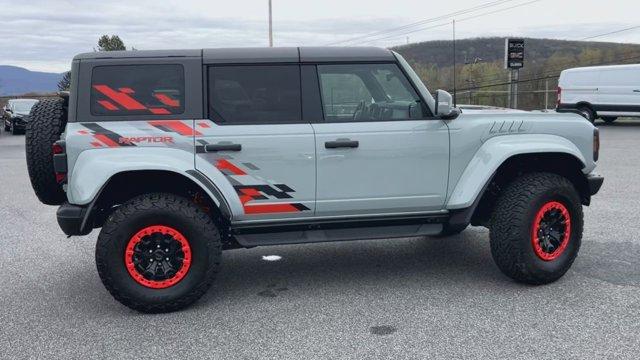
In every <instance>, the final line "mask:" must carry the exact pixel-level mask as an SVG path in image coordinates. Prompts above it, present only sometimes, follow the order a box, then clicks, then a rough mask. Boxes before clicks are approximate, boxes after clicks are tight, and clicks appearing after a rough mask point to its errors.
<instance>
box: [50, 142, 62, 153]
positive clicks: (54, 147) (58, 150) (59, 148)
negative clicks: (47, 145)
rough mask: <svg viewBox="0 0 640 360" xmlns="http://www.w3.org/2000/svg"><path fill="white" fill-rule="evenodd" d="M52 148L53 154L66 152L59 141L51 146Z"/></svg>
mask: <svg viewBox="0 0 640 360" xmlns="http://www.w3.org/2000/svg"><path fill="white" fill-rule="evenodd" d="M51 150H52V151H53V155H58V154H64V147H62V145H61V144H59V143H57V142H56V143H54V144H53V145H52V146H51Z"/></svg>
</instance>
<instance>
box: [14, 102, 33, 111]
mask: <svg viewBox="0 0 640 360" xmlns="http://www.w3.org/2000/svg"><path fill="white" fill-rule="evenodd" d="M37 102H38V100H33V101H19V102H14V103H13V110H14V111H15V112H21V113H26V112H29V111H31V108H32V107H33V105H35V103H37Z"/></svg>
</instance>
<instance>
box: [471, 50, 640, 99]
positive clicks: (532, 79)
mask: <svg viewBox="0 0 640 360" xmlns="http://www.w3.org/2000/svg"><path fill="white" fill-rule="evenodd" d="M635 59H640V56H632V57H628V58H623V59H615V60H611V61H609V63H611V62H620V61H627V60H635ZM594 65H595V66H597V65H609V64H607V63H606V62H605V63H600V64H588V66H594ZM583 66H584V65H583ZM547 73H550V72H547ZM543 74H544V73H543ZM558 77H560V74H556V75H548V76H540V77H536V78H531V79H525V80H518V81H514V83H525V82H532V81H538V80H545V79H555V78H558ZM509 84H511V83H510V82H502V83H496V84H487V85H480V86H473V87H468V88H464V89H459V90H460V91H468V90H476V89H484V88H488V87H494V86H503V85H509Z"/></svg>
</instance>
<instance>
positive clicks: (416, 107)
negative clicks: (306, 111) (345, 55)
mask: <svg viewBox="0 0 640 360" xmlns="http://www.w3.org/2000/svg"><path fill="white" fill-rule="evenodd" d="M318 76H319V78H320V90H321V93H322V104H323V109H324V116H325V120H326V121H338V122H349V121H388V120H410V119H422V118H424V111H423V105H422V103H421V101H420V98H419V97H418V95H417V94H416V92H415V90H414V89H413V88H412V87H411V85H410V84H409V82H408V81H407V79H406V77H405V76H404V74H403V73H402V72H401V71H400V69H399V68H398V67H397V65H395V64H350V65H318Z"/></svg>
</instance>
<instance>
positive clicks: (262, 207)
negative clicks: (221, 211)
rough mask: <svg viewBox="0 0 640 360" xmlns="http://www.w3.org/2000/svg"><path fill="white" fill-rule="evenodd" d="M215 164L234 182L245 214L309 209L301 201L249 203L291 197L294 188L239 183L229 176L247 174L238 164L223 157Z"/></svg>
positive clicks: (280, 185)
mask: <svg viewBox="0 0 640 360" xmlns="http://www.w3.org/2000/svg"><path fill="white" fill-rule="evenodd" d="M200 143H201V144H202V145H201V146H202V147H204V146H205V145H206V142H205V141H200ZM215 166H216V168H218V169H219V170H220V171H221V172H222V173H223V174H224V175H225V176H227V177H228V178H230V181H231V183H232V184H236V185H234V186H233V188H234V189H235V190H236V192H237V193H238V196H239V197H240V202H241V203H242V207H243V209H244V212H245V214H269V213H290V212H299V211H307V210H311V209H309V208H308V207H307V206H305V205H303V204H301V203H278V204H256V203H251V202H252V201H254V200H268V199H269V198H270V197H272V198H276V199H292V198H293V196H291V194H290V193H294V192H295V190H293V189H292V188H291V187H289V186H287V185H285V184H274V185H270V184H259V185H239V184H238V182H237V181H236V180H234V179H232V178H231V177H232V176H245V175H248V174H247V172H246V171H245V170H243V169H242V168H241V167H240V166H238V165H236V164H234V163H232V162H231V161H229V160H228V159H224V158H218V159H216V160H215ZM245 166H247V167H248V168H250V169H256V170H257V169H258V167H256V166H255V165H253V164H250V163H246V164H245Z"/></svg>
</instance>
